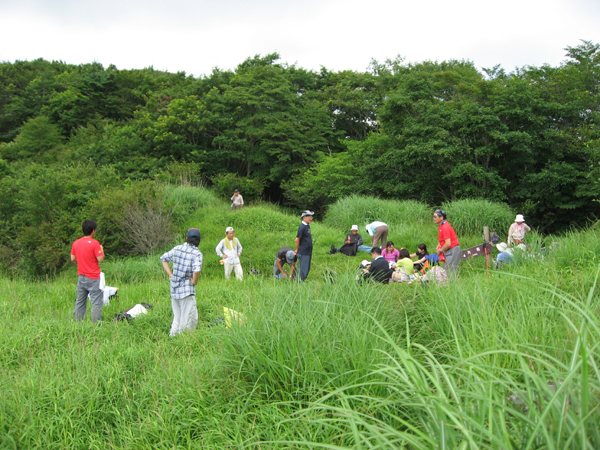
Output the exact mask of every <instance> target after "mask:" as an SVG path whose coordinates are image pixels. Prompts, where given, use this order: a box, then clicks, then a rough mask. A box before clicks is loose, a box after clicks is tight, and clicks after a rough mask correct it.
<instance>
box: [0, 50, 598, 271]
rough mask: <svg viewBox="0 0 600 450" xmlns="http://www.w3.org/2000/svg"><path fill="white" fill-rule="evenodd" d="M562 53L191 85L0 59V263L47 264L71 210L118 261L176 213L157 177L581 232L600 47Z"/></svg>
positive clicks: (258, 63)
mask: <svg viewBox="0 0 600 450" xmlns="http://www.w3.org/2000/svg"><path fill="white" fill-rule="evenodd" d="M565 50H566V55H565V61H564V62H563V63H562V64H561V65H560V66H559V67H551V66H542V67H529V66H528V67H523V68H521V69H518V70H515V71H514V72H511V73H507V72H506V71H505V70H504V69H503V68H501V67H499V66H497V67H493V68H490V69H483V70H482V71H479V70H478V69H477V68H476V67H474V65H473V64H472V63H471V62H469V61H455V60H453V61H444V62H432V61H424V62H421V63H406V62H404V61H403V60H402V59H400V58H398V59H396V60H388V61H385V62H378V61H372V63H371V65H370V67H369V68H368V70H366V71H365V72H353V71H341V72H332V71H329V70H327V69H326V68H322V69H321V70H320V71H318V72H315V71H309V70H305V69H302V68H300V67H297V66H295V65H289V64H285V63H280V62H278V61H279V59H280V57H279V55H278V54H276V53H273V54H270V55H266V56H260V55H257V56H255V57H253V58H248V59H247V60H246V61H244V62H242V63H241V64H240V65H239V66H238V67H237V68H236V69H235V70H233V71H225V70H219V69H214V70H213V72H212V73H211V74H210V75H206V76H202V77H198V78H196V77H193V76H186V74H185V73H176V74H173V73H168V72H162V71H157V70H154V69H152V68H145V69H139V70H119V69H118V68H116V67H114V66H112V65H111V66H109V67H107V68H104V67H103V66H102V65H101V64H99V63H91V64H83V65H71V64H67V63H64V62H60V61H52V62H49V61H45V60H43V59H38V60H35V61H15V62H14V63H9V62H4V63H0V199H1V200H0V261H2V262H1V263H0V269H1V270H10V271H13V272H23V273H29V274H36V275H41V274H49V273H50V274H51V273H55V272H56V271H58V270H60V269H61V267H62V266H63V265H64V264H65V262H66V259H65V257H66V256H68V250H67V248H68V245H69V243H70V241H71V240H72V239H73V237H76V236H78V234H79V224H80V223H81V220H82V219H83V218H84V217H93V218H95V219H96V220H98V221H99V222H102V223H103V227H104V228H103V229H104V231H105V232H106V235H105V236H104V239H105V242H106V245H107V246H108V249H109V251H110V250H113V251H114V252H115V253H125V252H131V251H132V249H133V247H134V246H133V244H131V243H128V242H127V239H126V237H125V236H124V235H125V234H126V233H125V232H124V231H123V230H124V228H126V227H125V225H126V223H125V222H126V221H127V220H129V222H127V223H129V224H130V223H131V220H134V219H133V218H134V217H138V218H139V217H140V215H141V216H142V222H143V217H144V214H145V215H146V217H147V216H148V214H150V215H152V217H159V218H160V217H163V216H165V215H167V216H169V217H174V218H173V220H174V221H176V212H174V210H173V208H174V206H173V205H171V206H169V205H168V204H166V203H165V200H164V198H163V193H162V191H161V190H160V186H159V185H160V183H165V182H174V180H178V182H196V183H203V184H205V185H211V186H213V187H214V188H215V189H216V190H217V191H218V192H220V193H222V194H223V195H224V196H227V195H230V194H231V191H232V190H233V188H234V187H237V188H239V189H240V190H241V191H242V192H243V194H244V197H245V199H246V201H248V200H250V201H251V200H253V199H259V198H262V199H265V200H267V201H271V202H276V203H279V204H282V205H286V206H290V207H293V208H302V209H305V208H313V209H316V210H317V211H321V212H323V211H325V210H326V208H327V206H328V205H330V204H332V203H333V202H334V201H335V200H337V199H339V198H340V197H343V196H346V195H349V194H364V195H372V196H377V197H381V198H396V199H415V200H419V201H423V202H426V203H427V204H430V205H432V206H436V205H440V204H441V203H443V202H446V201H452V200H456V199H464V198H486V199H489V200H496V201H501V202H506V203H507V204H508V205H510V206H511V207H512V208H513V210H515V211H518V212H519V213H522V214H525V215H526V217H527V218H528V223H530V224H532V225H534V226H536V227H537V228H538V229H539V230H541V231H546V232H559V231H562V230H565V229H568V228H570V227H573V226H585V225H587V224H588V223H589V222H590V221H593V220H596V219H597V217H598V215H599V214H600V204H599V203H598V199H599V198H600V171H599V165H598V164H599V163H600V161H599V157H600V139H599V138H600V133H599V130H598V126H597V125H598V121H599V119H600V108H599V105H600V91H599V83H600V45H599V44H594V43H592V42H589V41H582V43H581V45H579V46H577V47H568V48H566V49H565ZM481 213H482V214H485V211H482V212H481ZM136 214H137V216H136ZM166 223H173V222H169V220H167V222H166Z"/></svg>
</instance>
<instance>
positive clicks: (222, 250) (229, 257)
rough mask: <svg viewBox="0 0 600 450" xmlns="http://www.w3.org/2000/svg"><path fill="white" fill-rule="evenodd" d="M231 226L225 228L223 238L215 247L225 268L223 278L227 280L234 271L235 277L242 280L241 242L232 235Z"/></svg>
mask: <svg viewBox="0 0 600 450" xmlns="http://www.w3.org/2000/svg"><path fill="white" fill-rule="evenodd" d="M233 232H234V231H233V228H232V227H227V228H226V229H225V239H222V240H221V242H219V244H218V245H217V246H216V247H215V251H216V252H217V255H218V256H220V257H221V258H222V262H221V264H223V267H224V268H225V279H226V280H227V281H229V277H230V276H231V271H232V270H233V271H234V273H235V277H236V278H237V279H238V280H240V281H242V280H243V279H244V271H243V270H242V264H241V263H240V255H241V254H242V244H240V241H239V240H238V238H235V237H233Z"/></svg>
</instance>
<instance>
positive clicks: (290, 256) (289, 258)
mask: <svg viewBox="0 0 600 450" xmlns="http://www.w3.org/2000/svg"><path fill="white" fill-rule="evenodd" d="M285 259H286V260H287V262H288V264H293V263H294V262H296V255H294V251H293V250H289V251H288V252H287V253H286V254H285Z"/></svg>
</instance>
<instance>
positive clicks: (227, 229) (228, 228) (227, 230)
mask: <svg viewBox="0 0 600 450" xmlns="http://www.w3.org/2000/svg"><path fill="white" fill-rule="evenodd" d="M230 231H233V227H227V228H225V233H229V232H230Z"/></svg>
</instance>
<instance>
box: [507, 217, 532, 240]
mask: <svg viewBox="0 0 600 450" xmlns="http://www.w3.org/2000/svg"><path fill="white" fill-rule="evenodd" d="M530 231H531V228H530V227H529V225H527V224H526V223H525V218H524V217H523V214H517V217H516V218H515V223H513V224H512V225H511V226H510V228H509V230H508V239H507V240H508V246H509V247H510V246H511V245H512V244H520V243H521V242H522V241H523V239H525V233H529V232H530Z"/></svg>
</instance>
